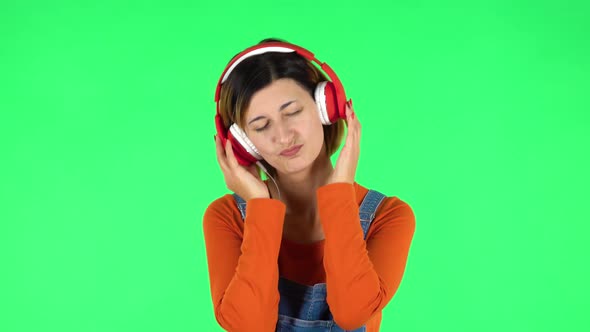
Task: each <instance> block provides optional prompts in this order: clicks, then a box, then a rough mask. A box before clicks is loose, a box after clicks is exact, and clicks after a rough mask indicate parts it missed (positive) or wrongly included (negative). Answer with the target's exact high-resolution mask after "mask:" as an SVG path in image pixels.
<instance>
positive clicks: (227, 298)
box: [203, 197, 286, 332]
mask: <svg viewBox="0 0 590 332" xmlns="http://www.w3.org/2000/svg"><path fill="white" fill-rule="evenodd" d="M231 199H233V197H232V198H231ZM228 202H229V200H228V199H226V198H220V199H218V200H216V201H214V202H213V203H211V204H210V205H209V207H207V209H206V211H205V214H204V216H203V233H204V237H205V246H206V249H207V262H208V267H209V280H210V286H211V296H212V299H213V308H214V312H215V318H216V320H217V322H218V323H219V325H220V326H221V327H222V328H224V329H225V330H227V331H232V332H233V331H274V330H275V328H276V323H277V319H278V311H279V309H278V308H279V299H280V298H279V292H278V279H279V271H278V265H277V260H278V255H279V250H280V245H281V237H282V233H283V221H284V216H285V211H286V206H285V205H284V203H282V202H281V201H279V200H276V199H270V198H254V199H251V200H249V201H248V202H247V205H246V219H245V221H244V225H243V227H244V232H243V239H242V234H240V231H239V229H237V228H236V226H235V225H234V226H232V223H235V220H236V217H238V218H239V217H241V216H239V215H238V216H236V214H235V210H237V207H236V208H235V209H233V208H232V206H231V205H230V204H229V203H228ZM240 222H242V221H241V220H240Z"/></svg>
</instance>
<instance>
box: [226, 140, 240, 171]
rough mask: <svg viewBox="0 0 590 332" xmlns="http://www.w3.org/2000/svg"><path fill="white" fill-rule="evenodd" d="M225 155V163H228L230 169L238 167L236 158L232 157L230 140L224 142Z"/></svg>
mask: <svg viewBox="0 0 590 332" xmlns="http://www.w3.org/2000/svg"><path fill="white" fill-rule="evenodd" d="M225 155H226V156H227V161H228V164H229V166H230V167H231V168H236V167H238V160H237V159H236V156H235V155H234V151H233V149H232V147H231V142H230V140H227V141H226V142H225Z"/></svg>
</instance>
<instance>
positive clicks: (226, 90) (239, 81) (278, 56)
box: [219, 38, 345, 176]
mask: <svg viewBox="0 0 590 332" xmlns="http://www.w3.org/2000/svg"><path fill="white" fill-rule="evenodd" d="M267 42H286V41H285V40H281V39H278V38H266V39H263V40H262V41H260V42H259V43H258V45H259V44H263V43H267ZM238 54H239V53H238ZM236 56H237V54H236ZM234 58H235V56H234ZM232 59H233V58H232ZM230 61H231V60H230ZM281 78H290V79H293V80H294V81H295V82H296V83H297V84H299V85H300V86H301V87H303V88H304V89H305V90H306V91H307V92H308V93H309V94H310V96H311V97H312V98H313V99H314V100H315V98H314V90H315V88H316V85H317V84H318V83H319V82H322V81H328V78H327V77H326V76H325V75H324V73H323V72H322V71H320V70H319V69H318V68H317V67H316V66H315V65H314V64H313V63H312V62H310V61H309V60H307V59H305V58H304V57H302V56H301V55H299V54H297V53H295V52H290V53H279V52H268V53H263V54H259V55H255V56H251V57H249V58H247V59H245V60H243V61H242V62H240V64H239V65H237V66H236V67H235V68H234V70H233V71H232V72H231V74H230V75H229V77H228V78H227V80H226V81H225V82H224V83H223V85H222V86H221V90H220V95H219V112H220V114H221V118H222V119H223V124H224V126H225V128H226V129H227V128H229V127H230V126H231V124H232V123H237V124H238V126H240V128H245V127H244V121H245V119H244V116H243V115H244V112H245V110H246V109H247V108H248V106H249V104H250V101H251V99H252V96H253V95H254V94H255V93H256V92H257V91H259V90H261V89H263V88H265V87H267V86H268V85H270V84H271V83H272V82H274V81H276V80H278V79H281ZM344 127H345V124H344V120H342V119H340V120H338V121H336V122H335V123H333V124H331V125H324V144H325V145H326V153H327V155H328V157H330V156H332V154H334V152H336V150H337V149H338V147H339V146H340V143H341V141H342V137H343V134H344ZM261 162H262V164H263V165H264V166H265V167H266V169H267V170H268V172H269V173H270V175H271V176H275V175H276V170H275V169H274V167H272V166H271V165H270V164H268V163H267V162H266V161H265V160H261ZM256 169H257V171H258V174H260V175H261V176H262V174H263V172H262V170H261V169H260V167H258V166H256Z"/></svg>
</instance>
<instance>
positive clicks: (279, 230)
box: [203, 182, 415, 332]
mask: <svg viewBox="0 0 590 332" xmlns="http://www.w3.org/2000/svg"><path fill="white" fill-rule="evenodd" d="M367 192H368V189H367V188H365V187H363V186H361V185H359V184H358V183H356V182H355V183H353V184H350V183H332V184H328V185H325V186H322V187H319V188H318V189H317V191H316V194H317V196H316V197H317V208H318V213H319V215H320V221H321V224H322V227H323V231H324V237H325V238H324V240H321V241H319V242H315V243H312V244H299V243H295V242H292V241H289V240H287V239H284V238H283V237H282V234H283V220H284V216H285V211H286V206H285V204H284V203H283V202H281V201H279V200H276V199H270V198H254V199H251V200H249V201H248V202H247V205H246V218H245V220H242V216H241V214H240V211H239V209H238V207H237V205H236V202H235V201H234V198H233V196H232V195H230V194H226V195H224V196H222V197H220V198H218V199H217V200H215V201H213V202H212V203H211V204H210V205H209V206H208V207H207V209H206V211H205V213H204V216H203V230H204V237H205V244H206V249H207V261H208V267H209V280H210V286H211V296H212V299H213V307H214V313H215V318H216V320H217V322H218V323H219V324H220V325H221V327H223V328H224V329H225V330H227V331H232V332H234V331H236V332H237V331H248V332H250V331H274V330H275V327H276V323H277V319H278V305H279V299H280V294H279V291H278V280H279V276H281V277H284V278H286V279H289V280H293V281H295V282H298V283H302V284H306V285H313V284H315V283H321V282H325V283H326V284H327V288H328V290H329V291H328V293H327V302H328V305H329V306H330V311H331V312H332V315H333V317H334V320H335V322H336V324H338V325H339V326H340V327H342V328H343V329H346V330H353V329H356V328H358V327H360V326H362V325H366V327H367V331H368V332H375V331H379V326H380V325H381V310H382V309H383V308H384V307H385V305H386V304H387V303H388V302H389V301H390V300H391V298H392V297H393V295H394V294H395V292H396V291H397V289H398V287H399V285H400V282H401V280H402V276H403V273H404V270H405V267H406V261H407V257H408V253H409V248H410V244H411V241H412V238H413V235H414V230H415V216H414V213H413V211H412V209H411V208H410V206H409V205H408V204H407V203H405V202H404V201H402V200H400V199H399V198H397V197H395V196H393V197H386V198H385V199H384V200H383V201H382V202H381V205H380V206H379V208H378V209H377V211H376V215H375V219H374V220H373V222H372V224H371V226H370V228H369V230H368V232H367V237H366V241H365V239H363V230H362V228H361V224H360V220H359V206H360V204H361V202H362V200H363V198H364V196H365V194H366V193H367Z"/></svg>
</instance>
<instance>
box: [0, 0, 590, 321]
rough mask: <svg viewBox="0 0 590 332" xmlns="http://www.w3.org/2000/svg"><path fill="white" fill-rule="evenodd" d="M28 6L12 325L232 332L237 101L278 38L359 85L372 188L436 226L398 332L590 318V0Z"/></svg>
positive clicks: (5, 139) (11, 169)
mask: <svg viewBox="0 0 590 332" xmlns="http://www.w3.org/2000/svg"><path fill="white" fill-rule="evenodd" d="M14 3H16V2H14ZM19 3H20V4H19V5H15V4H8V2H2V4H1V5H0V135H1V137H0V138H1V152H2V153H1V165H2V166H1V167H2V172H1V174H2V179H1V182H0V207H1V208H0V219H1V222H0V227H1V228H0V234H1V241H0V252H1V259H2V273H1V278H2V280H1V285H2V286H1V287H2V288H1V293H0V303H1V305H2V308H1V310H2V313H1V314H0V330H2V331H7V332H14V331H59V332H69V331H76V332H79V331H83V332H98V331H101V332H102V331H104V332H115V331H143V332H146V331H221V329H220V328H219V327H218V325H217V323H216V321H215V318H214V315H213V306H212V303H211V297H210V292H209V280H208V272H207V262H206V256H205V247H204V239H203V233H202V216H203V212H204V210H205V208H206V207H207V205H208V204H209V203H210V202H211V201H213V200H214V199H216V198H218V197H220V196H221V195H224V194H226V193H228V190H227V189H226V187H225V183H224V182H223V177H222V174H221V172H220V169H219V167H218V165H217V163H216V159H215V149H214V143H213V141H212V139H211V137H212V135H213V133H214V126H213V117H214V113H215V105H214V102H213V97H214V90H215V84H216V82H217V80H218V78H219V75H220V74H221V72H222V70H223V68H224V66H225V65H226V63H227V62H228V61H229V60H230V58H231V57H232V56H233V55H234V54H236V53H238V52H239V51H241V50H242V49H244V48H246V47H248V46H251V45H253V44H255V43H257V42H258V41H260V40H261V39H263V38H267V37H278V38H283V39H286V40H287V41H290V42H292V43H295V44H300V45H302V46H304V47H305V48H308V49H310V50H311V51H312V52H314V53H315V54H316V56H317V57H318V58H319V59H320V60H322V61H325V62H327V63H329V64H330V66H331V67H332V68H333V69H334V70H335V71H336V72H337V73H338V74H339V76H340V78H341V80H342V82H343V83H344V86H345V87H346V90H347V93H348V95H349V96H350V97H353V99H354V105H355V110H356V113H357V115H358V118H359V120H360V121H361V124H362V126H363V135H362V143H361V158H360V161H359V166H358V172H357V178H356V179H357V181H358V182H359V183H360V184H362V185H364V186H366V187H369V188H373V189H376V190H379V191H382V192H384V193H386V194H387V195H389V196H398V197H399V198H401V199H402V200H404V201H405V202H407V203H408V204H409V205H410V206H411V207H412V208H413V210H414V213H415V215H416V233H415V236H414V241H413V243H412V247H411V250H410V255H409V260H408V264H407V268H406V272H405V275H404V279H403V281H402V284H401V286H400V288H399V290H398V291H397V293H396V294H395V296H394V298H393V300H392V301H391V302H390V303H389V304H388V306H387V307H386V308H385V310H384V312H383V314H384V315H383V322H382V331H556V330H560V331H583V330H588V329H590V318H589V316H588V310H589V307H590V305H589V304H588V298H589V295H590V292H589V287H588V284H587V283H588V280H590V273H589V268H588V254H589V250H588V245H587V239H588V235H589V232H588V230H589V226H588V222H589V221H590V218H589V212H588V203H587V200H588V198H589V195H588V185H589V184H590V183H589V176H588V173H589V172H588V170H589V169H590V166H589V157H588V150H589V143H590V137H589V136H590V134H589V132H590V130H589V129H590V128H589V127H590V121H589V120H590V116H589V115H588V111H589V110H590V107H589V106H590V97H589V93H590V83H589V77H590V45H589V44H590V43H589V40H590V37H589V36H590V23H589V22H590V6H589V5H588V2H586V1H564V0H561V1H432V0H431V1H399V2H396V3H393V2H390V1H380V2H378V1H362V2H357V1H342V0H340V1H332V0H330V1H320V2H318V1H298V2H278V1H277V2H275V1H256V2H255V3H249V2H244V1H219V2H207V3H203V2H199V1H174V0H168V1H162V2H157V1H143V2H141V1H132V2H123V1H95V2H94V3H92V2H87V1H84V2H82V1H71V2H66V1H54V2H47V3H45V2H42V1H26V2H25V1H23V2H19Z"/></svg>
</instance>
